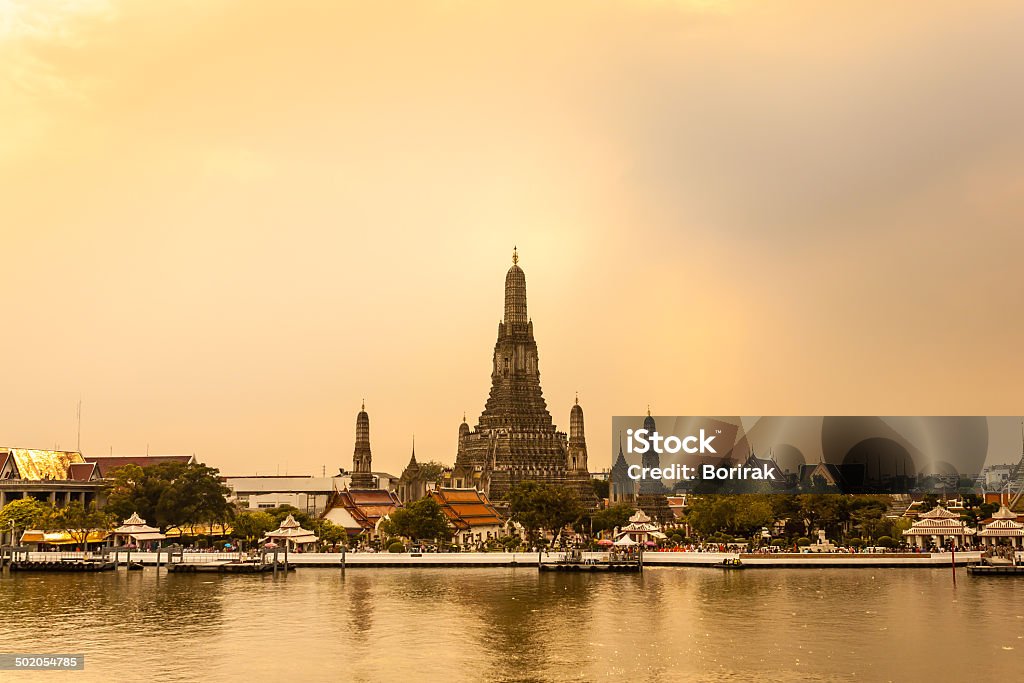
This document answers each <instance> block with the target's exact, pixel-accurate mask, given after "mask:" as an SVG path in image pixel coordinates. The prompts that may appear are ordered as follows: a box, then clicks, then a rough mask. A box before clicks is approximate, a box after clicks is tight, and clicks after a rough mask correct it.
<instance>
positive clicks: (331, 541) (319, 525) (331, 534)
mask: <svg viewBox="0 0 1024 683" xmlns="http://www.w3.org/2000/svg"><path fill="white" fill-rule="evenodd" d="M313 528H314V529H316V535H317V536H319V537H320V540H321V541H322V542H323V543H326V544H328V545H331V546H336V545H338V544H339V543H342V542H343V541H345V539H346V538H347V537H348V532H347V531H346V530H345V527H341V526H338V525H337V524H335V523H334V522H332V521H330V520H329V519H320V520H317V521H316V522H315V523H314V524H313Z"/></svg>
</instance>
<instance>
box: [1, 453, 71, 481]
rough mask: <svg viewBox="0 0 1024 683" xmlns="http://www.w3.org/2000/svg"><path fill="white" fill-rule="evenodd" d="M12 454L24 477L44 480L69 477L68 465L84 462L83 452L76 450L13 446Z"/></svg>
mask: <svg viewBox="0 0 1024 683" xmlns="http://www.w3.org/2000/svg"><path fill="white" fill-rule="evenodd" d="M10 453H11V455H12V456H13V457H14V464H15V465H16V466H17V467H18V474H20V475H21V478H22V479H28V480H30V481H43V480H46V479H67V478H68V465H71V464H72V463H84V462H85V459H84V458H82V454H81V453H77V452H75V451H42V450H36V449H32V448H12V449H10Z"/></svg>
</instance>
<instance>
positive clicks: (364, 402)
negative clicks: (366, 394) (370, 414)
mask: <svg viewBox="0 0 1024 683" xmlns="http://www.w3.org/2000/svg"><path fill="white" fill-rule="evenodd" d="M360 410H366V399H365V398H364V399H363V407H362V408H360Z"/></svg>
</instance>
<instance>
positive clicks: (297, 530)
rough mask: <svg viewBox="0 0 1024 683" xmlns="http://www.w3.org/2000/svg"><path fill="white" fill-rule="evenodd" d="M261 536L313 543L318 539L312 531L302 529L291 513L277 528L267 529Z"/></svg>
mask: <svg viewBox="0 0 1024 683" xmlns="http://www.w3.org/2000/svg"><path fill="white" fill-rule="evenodd" d="M263 536H264V538H286V539H289V540H292V541H296V542H298V543H314V542H316V541H317V540H318V539H317V537H316V535H315V534H314V533H313V532H312V531H310V530H309V529H303V528H302V525H301V524H299V523H298V522H297V521H295V517H293V516H292V515H288V517H287V518H286V519H285V520H284V521H283V522H281V526H279V527H278V528H277V529H274V530H273V531H268V532H267V533H265V534H263Z"/></svg>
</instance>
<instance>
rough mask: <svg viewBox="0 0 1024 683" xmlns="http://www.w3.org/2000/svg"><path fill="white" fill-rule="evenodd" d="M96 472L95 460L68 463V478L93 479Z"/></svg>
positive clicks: (76, 479)
mask: <svg viewBox="0 0 1024 683" xmlns="http://www.w3.org/2000/svg"><path fill="white" fill-rule="evenodd" d="M95 472H96V463H94V462H73V463H71V464H70V465H68V479H70V480H72V481H92V477H93V474H94V473H95Z"/></svg>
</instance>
